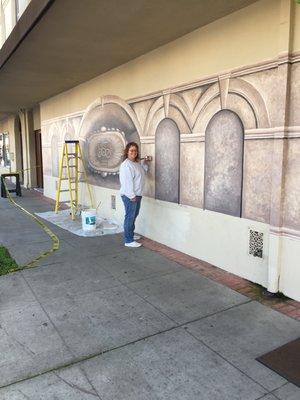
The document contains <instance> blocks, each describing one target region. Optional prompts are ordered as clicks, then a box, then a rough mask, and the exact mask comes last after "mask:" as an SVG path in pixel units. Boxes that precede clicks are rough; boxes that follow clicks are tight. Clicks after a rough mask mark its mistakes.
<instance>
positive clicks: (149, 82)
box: [41, 0, 300, 299]
mask: <svg viewBox="0 0 300 400" xmlns="http://www.w3.org/2000/svg"><path fill="white" fill-rule="evenodd" d="M287 5H288V0H286V1H285V0H282V1H280V0H261V1H258V2H256V3H254V4H253V5H251V6H250V7H247V8H245V9H242V10H240V11H238V12H236V13H234V14H231V15H229V16H227V17H225V18H222V19H220V20H218V21H215V22H214V23H212V24H210V25H207V26H206V27H203V28H201V29H198V30H196V31H194V32H192V33H190V34H188V35H186V36H184V37H182V38H180V39H178V40H176V41H174V42H172V43H169V44H167V45H165V46H162V47H160V48H158V49H156V50H155V51H152V52H150V53H148V54H146V55H144V56H142V57H139V58H137V59H135V60H133V61H131V62H129V63H127V64H125V65H122V66H120V67H118V68H115V69H114V70H112V71H110V72H108V73H106V74H103V75H101V76H99V77H97V78H95V79H93V80H91V81H89V82H85V83H83V84H82V85H79V86H77V87H75V88H73V89H72V90H69V91H67V92H64V93H62V94H60V95H58V96H56V97H53V98H51V99H48V100H46V101H44V102H43V103H42V104H41V120H42V125H43V124H44V127H43V130H42V134H43V142H44V145H45V146H44V150H45V154H44V162H45V160H46V159H47V160H49V162H47V163H46V164H49V165H50V160H51V157H52V156H51V154H52V153H51V143H50V137H51V135H50V132H48V128H49V126H50V125H51V124H53V129H54V128H55V129H57V130H58V132H60V129H59V124H61V123H63V122H62V120H63V119H64V120H66V121H68V118H69V117H68V115H69V114H72V113H76V112H80V111H82V112H83V111H84V110H85V109H86V108H87V107H88V106H89V105H90V104H91V103H93V101H94V100H95V99H96V98H99V97H101V96H105V95H116V96H119V97H120V99H122V101H123V100H124V99H126V100H127V99H130V98H134V97H138V96H145V95H148V94H149V93H151V92H155V91H161V90H163V89H167V88H171V87H175V86H178V85H180V84H186V83H188V82H192V81H196V80H200V79H203V78H205V77H213V76H214V75H222V73H224V72H226V71H229V70H234V69H235V68H241V67H243V66H251V65H255V64H256V65H257V64H259V63H261V62H263V61H266V60H276V58H277V57H278V55H279V53H280V54H281V55H283V54H284V50H285V47H284V46H285V42H286V41H285V39H286V36H285V35H286V32H287V29H284V28H282V26H283V25H284V24H285V28H286V26H287V25H288V23H287V22H286V21H287V20H286V19H285V16H286V12H283V11H282V10H283V8H284V7H283V6H285V7H287ZM295 7H296V9H295ZM295 7H294V11H295V19H294V26H293V32H294V35H293V36H292V45H291V47H292V50H294V51H298V50H300V39H298V36H300V35H298V34H297V32H300V11H299V8H300V6H296V5H295ZM285 11H286V9H285ZM268 68H269V67H268ZM296 76H298V64H297V65H296V64H295V65H294V66H293V68H292V79H293V80H294V78H295V77H296ZM285 82H286V73H285V66H284V67H278V68H277V66H276V65H273V66H272V67H271V68H270V69H268V70H267V72H266V71H265V70H262V71H259V72H258V71H253V72H252V73H250V74H248V75H244V76H242V77H241V78H240V79H239V78H237V77H231V78H230V82H229V83H228V84H229V85H230V88H231V89H232V90H234V89H235V88H236V87H237V86H238V85H240V86H241V87H245V90H246V89H247V85H246V84H251V85H252V87H251V90H250V89H249V90H250V91H249V94H251V95H253V98H254V99H255V101H254V103H253V104H254V105H255V104H257V108H258V110H257V111H258V115H260V112H261V115H262V118H261V120H260V124H258V127H262V128H263V130H264V132H263V134H264V135H266V136H265V137H264V141H263V142H262V143H263V144H264V145H263V146H262V145H259V144H258V141H257V139H258V138H256V139H255V140H252V141H250V140H249V141H247V142H246V144H245V159H244V168H245V171H246V173H247V179H245V182H244V193H243V194H244V198H245V203H244V208H243V218H233V217H230V216H228V215H227V216H224V215H223V214H218V213H214V212H210V211H204V210H201V209H200V208H201V207H202V206H203V204H202V198H203V193H202V188H203V175H200V174H198V175H197V176H196V175H191V176H190V175H188V174H187V175H184V177H185V178H186V179H182V185H181V201H183V202H184V203H185V205H177V204H172V203H168V202H160V201H158V200H155V199H150V198H145V201H144V207H143V210H142V214H141V217H140V220H139V223H138V224H139V226H138V228H139V231H140V232H141V233H142V234H144V235H146V236H148V237H150V238H152V239H154V240H157V241H160V242H162V243H165V244H167V245H170V246H171V247H174V248H176V249H178V250H180V251H184V252H186V253H188V254H191V255H193V256H196V257H199V258H201V259H203V260H206V261H208V262H211V263H212V264H215V265H217V266H220V267H222V268H224V269H227V270H228V271H230V272H233V273H237V274H238V275H241V276H243V277H245V278H247V279H250V280H253V281H254V282H259V283H260V284H262V285H264V286H267V285H268V279H269V277H268V268H269V267H270V265H271V264H272V259H275V258H276V257H275V256H276V254H277V253H276V251H277V250H278V249H279V247H280V245H277V244H274V243H275V242H276V243H277V241H276V240H277V236H276V237H275V239H274V238H273V236H271V235H269V229H270V226H269V225H268V223H269V222H270V208H272V209H273V211H274V210H275V209H276V207H279V206H280V203H278V204H275V205H272V204H271V198H272V196H273V195H274V192H275V189H276V179H275V178H276V173H275V174H273V169H276V168H274V165H276V162H274V159H275V160H276V158H274V157H273V155H274V154H275V153H276V151H275V150H276V145H277V143H278V144H280V143H281V141H279V140H276V141H275V143H276V144H274V143H273V139H272V135H273V133H274V132H275V133H276V134H277V133H278V134H279V136H280V134H281V133H282V132H281V130H280V129H279V128H280V127H282V126H283V125H284V123H285V121H284V115H285V114H284V111H285V104H286V103H285V100H286V99H285V95H286V93H285V91H284V85H285ZM214 85H215V88H214V87H212V88H211V89H210V90H212V92H213V91H214V90H217V89H216V88H218V85H219V84H218V82H216V81H214ZM225 85H226V81H225ZM278 88H280V89H278ZM205 90H206V87H205ZM205 90H204V89H203V91H205ZM247 90H248V89H247ZM247 90H246V91H247ZM194 91H195V93H194V92H193V90H192V91H191V92H190V93H185V94H184V95H183V96H184V99H185V101H186V102H187V103H188V104H190V103H191V104H194V100H195V99H194V97H195V96H196V94H197V93H196V92H197V91H198V89H197V90H196V89H195V90H194ZM200 92H201V89H199V93H200ZM256 92H257V93H256ZM297 93H298V91H297V90H294V91H293V90H292V99H293V100H292V101H291V114H290V121H291V124H292V123H296V124H297V125H298V115H299V113H298V112H297V109H298V108H297V107H298V106H297V104H298V103H299V102H298V94H297ZM201 94H202V92H201ZM160 95H161V93H160ZM194 95H195V96H194ZM260 95H261V96H262V97H261V98H260ZM172 96H174V95H173V94H172ZM172 96H171V97H172ZM250 97H251V96H250ZM251 98H252V97H251ZM161 101H163V100H161ZM153 102H154V100H153V99H151V100H149V101H148V102H147V101H146V102H143V101H142V99H141V102H138V103H136V104H135V105H132V107H133V109H134V111H135V112H136V115H137V117H138V119H139V122H140V125H142V126H144V122H145V119H146V118H147V110H148V109H149V108H150V106H151V105H152V104H153ZM214 102H215V103H217V105H214ZM241 102H243V104H244V105H242V106H241V104H242V103H241ZM210 106H211V107H212V110H213V113H215V112H216V110H217V108H218V107H220V100H219V99H218V98H215V99H214V100H212V101H211V103H210ZM263 106H265V108H266V115H264V113H263V112H262V110H263V109H264V107H263ZM227 107H228V108H230V109H231V110H235V109H237V110H239V112H238V111H237V113H238V115H240V117H241V118H242V120H243V123H244V127H245V128H246V129H250V130H251V129H252V130H255V129H254V126H255V121H254V120H253V110H252V107H250V108H249V106H247V103H246V102H245V101H244V100H243V98H242V96H239V97H238V96H232V94H231V93H230V94H229V95H228V98H227ZM247 107H248V108H247ZM191 108H193V107H191ZM170 110H171V111H172V110H173V109H172V108H171V107H170ZM241 110H242V111H241ZM213 113H212V115H213ZM206 114H207V115H208V116H209V115H210V114H209V112H207V109H206ZM266 116H267V118H266ZM61 117H64V118H61ZM52 118H58V120H56V121H51V123H50V121H49V124H47V123H46V121H47V120H49V119H52ZM72 118H73V117H72ZM201 118H202V119H201ZM201 118H200V120H199V124H197V123H196V125H195V129H194V130H195V133H203V131H204V130H205V127H204V130H203V129H202V128H203V126H205V124H204V123H203V115H202V114H201ZM207 118H208V117H207ZM70 119H71V118H70ZM207 122H208V121H207ZM66 123H68V122H66ZM150 128H151V126H150ZM150 128H149V130H147V129H145V130H144V132H143V135H145V136H151V135H154V132H155V129H150ZM275 128H276V129H275ZM68 129H69V128H68ZM272 129H273V130H272ZM181 131H182V132H181V133H188V132H187V131H186V129H184V128H181ZM277 131H278V132H277ZM61 132H62V130H61ZM76 132H78V130H77V129H76ZM149 132H150V133H149ZM275 133H274V134H275ZM247 134H248V135H251V134H253V132H252V133H251V132H250V133H249V132H248V133H247ZM254 134H256V135H259V134H262V132H258V133H257V132H256V133H255V132H254ZM268 135H269V136H268ZM248 139H249V137H248ZM248 139H247V140H248ZM297 140H299V139H297ZM62 141H63V135H62V134H61V136H60V137H58V142H59V143H58V148H59V147H60V146H61V143H62ZM274 149H275V150H274ZM154 150H155V147H154V143H152V142H151V141H146V142H145V143H144V144H143V145H142V151H143V152H145V154H150V155H151V154H152V155H153V154H154ZM298 150H299V149H298V146H296V147H293V148H292V147H290V149H289V151H290V152H291V155H295V156H296V155H297V154H298ZM203 157H204V144H203V143H200V142H199V143H197V144H195V143H192V144H191V143H189V142H183V143H181V160H180V161H181V167H182V169H181V172H182V173H183V172H184V170H185V169H186V171H188V170H189V169H190V168H191V167H192V168H194V169H197V170H198V169H199V170H200V169H201V168H202V170H203V165H204V160H203ZM195 160H196V161H195ZM293 160H294V159H291V161H293ZM258 161H259V162H258ZM153 165H154V164H152V166H151V168H150V172H149V176H148V180H147V181H148V183H147V188H146V193H145V195H146V196H149V197H151V196H153V193H154V189H155V186H154V173H153ZM278 165H279V164H278ZM289 168H290V169H291V170H292V169H293V168H294V165H291V166H290V167H289V166H288V171H289ZM46 171H47V170H46V168H45V169H44V173H45V175H46V176H45V194H46V195H47V196H49V197H54V195H55V186H56V185H55V184H56V180H57V178H55V176H52V177H51V176H50V171H49V174H48V171H47V172H46ZM278 171H279V172H281V167H280V165H279V166H278ZM278 171H277V172H278ZM274 177H275V178H274ZM195 178H196V179H198V180H196V181H195ZM286 185H287V187H288V188H289V189H290V188H291V187H292V186H293V185H294V182H293V181H292V180H289V177H287V183H286ZM289 185H290V186H289ZM197 187H198V188H199V187H200V188H201V189H200V190H199V192H197V193H196V192H195V193H194V192H193V191H192V190H191V188H193V190H197ZM278 188H279V191H280V185H279V186H278ZM93 191H94V195H95V197H96V198H97V199H101V212H103V213H104V214H103V215H105V216H114V215H112V213H114V211H112V210H111V208H110V200H111V199H110V196H111V195H112V194H113V195H117V194H118V192H117V190H111V189H105V188H102V187H99V186H93ZM276 200H277V198H276ZM286 204H294V198H292V197H288V198H287V200H286ZM297 210H298V208H297V207H296V211H297ZM116 212H117V213H119V216H120V221H121V220H122V216H123V208H122V205H121V204H119V203H118V204H117V211H116ZM149 215H151V221H150V223H149ZM291 217H292V215H291ZM288 218H289V216H288V214H287V213H286V214H285V220H286V221H288ZM252 219H253V220H255V221H252ZM157 221H159V222H160V223H159V224H157ZM271 225H272V224H271ZM249 228H251V229H253V230H257V231H262V232H264V235H265V245H264V256H263V259H262V260H259V259H257V258H253V257H252V258H251V257H250V256H249V254H248V250H247V246H248V239H249ZM170 231H171V232H172V233H173V232H176V234H173V235H170ZM199 238H200V239H199ZM199 240H200V242H201V241H202V242H203V246H199V243H198V242H199ZM289 240H293V239H290V238H284V241H285V245H286V248H287V247H288V246H289ZM269 241H270V246H269ZM216 243H222V246H220V248H218V249H217V250H215V245H216ZM299 243H300V242H299V240H298V239H297V245H296V246H295V248H296V250H297V251H298V252H299V251H300V250H299V248H300V247H299ZM272 246H273V247H272ZM233 248H234V249H235V251H230V249H233ZM236 249H238V251H237V250H236ZM274 249H275V251H274ZM272 257H273V258H272ZM278 259H279V258H278ZM270 260H271V261H270ZM276 262H277V261H276ZM276 262H275V264H276ZM282 262H283V264H284V265H283V268H282V275H283V276H284V278H283V279H284V285H283V286H281V290H283V291H284V293H286V294H287V295H291V296H293V297H294V298H296V299H300V291H299V289H298V288H299V282H300V270H299V269H297V271H296V273H295V274H294V278H293V279H291V274H290V271H291V268H292V267H293V265H292V263H293V260H291V259H287V258H286V259H284V258H282ZM241 266H242V267H241ZM293 268H294V267H293ZM294 269H295V268H294ZM294 269H293V271H294ZM294 272H295V271H294Z"/></svg>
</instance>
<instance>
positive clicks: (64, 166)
mask: <svg viewBox="0 0 300 400" xmlns="http://www.w3.org/2000/svg"><path fill="white" fill-rule="evenodd" d="M79 160H80V161H81V168H82V171H79ZM62 181H67V182H68V189H62V188H61V186H62ZM79 181H80V183H86V185H87V188H88V194H89V197H90V205H91V208H93V200H92V193H91V188H90V185H89V184H88V182H87V175H86V171H85V168H84V163H83V157H82V152H81V148H80V144H79V140H66V141H65V143H64V146H63V152H62V157H61V161H60V167H59V178H58V186H57V192H56V203H55V212H56V213H58V210H59V208H60V203H70V208H71V217H72V220H74V219H75V217H76V214H77V213H78V212H79V196H78V189H79ZM63 192H68V193H69V195H70V198H69V199H68V200H67V201H63V202H61V201H60V194H61V193H63Z"/></svg>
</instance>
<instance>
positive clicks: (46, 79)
mask: <svg viewBox="0 0 300 400" xmlns="http://www.w3.org/2000/svg"><path fill="white" fill-rule="evenodd" d="M38 2H40V3H41V0H32V2H31V3H30V5H29V6H28V9H27V10H26V11H25V13H24V14H23V16H22V18H21V20H20V21H19V23H18V24H17V26H16V27H15V30H14V31H13V35H11V37H9V38H8V40H7V42H6V44H5V46H6V48H7V47H8V46H7V44H9V45H10V48H11V49H12V50H14V51H13V52H12V54H10V55H9V54H8V55H7V56H6V57H4V56H5V55H3V51H4V50H5V48H2V49H1V51H0V64H1V59H2V61H3V62H4V64H3V65H2V67H1V68H0V93H1V95H0V112H1V115H2V116H3V115H4V114H3V113H7V112H15V111H17V110H19V109H20V108H27V107H32V106H33V105H35V104H37V103H38V102H40V101H42V100H44V99H47V98H49V97H51V96H54V95H56V94H58V93H60V92H63V91H65V90H67V89H70V88H72V87H74V86H76V85H78V84H80V83H82V82H84V81H87V80H89V79H91V78H93V77H95V76H97V75H100V74H101V73H104V72H106V71H108V70H110V69H112V68H114V67H116V66H118V65H121V64H124V63H126V62H127V61H129V60H131V59H134V58H136V57H138V56H140V55H142V54H145V53H147V52H148V51H151V50H153V49H155V48H157V47H159V46H161V45H163V44H165V43H167V42H170V41H172V40H174V39H176V38H178V37H180V36H182V35H184V34H186V33H188V32H191V31H193V30H195V29H197V28H199V27H201V26H203V25H206V24H208V23H210V22H212V21H214V20H216V19H218V18H221V17H223V16H225V15H227V14H229V13H232V12H233V11H236V10H238V9H240V8H243V7H245V6H247V5H249V4H251V3H254V2H255V1H254V0H214V1H207V0H128V1H125V0H84V1H82V0H55V1H49V2H48V6H49V7H48V9H47V11H45V12H44V14H43V15H42V17H41V18H40V19H39V20H38V22H35V23H34V18H33V17H32V15H33V14H34V9H33V8H32V7H34V6H37V3H38ZM40 3H39V4H40ZM43 3H47V2H46V1H45V0H43ZM38 12H41V8H40V9H39V11H38ZM36 17H37V15H35V19H36ZM26 18H27V23H28V21H29V22H30V24H29V23H28V27H30V25H31V30H30V31H29V32H28V33H27V34H26V36H25V37H24V39H23V40H22V42H21V43H19V44H18V41H19V40H17V41H16V37H18V32H19V31H20V29H19V27H18V25H20V23H22V19H24V20H25V19H26ZM30 18H31V20H30ZM24 20H23V21H24ZM33 24H34V25H33ZM19 36H20V35H19ZM13 39H14V40H15V43H13V42H12V40H13ZM9 41H10V43H9ZM1 56H2V57H1Z"/></svg>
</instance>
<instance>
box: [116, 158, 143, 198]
mask: <svg viewBox="0 0 300 400" xmlns="http://www.w3.org/2000/svg"><path fill="white" fill-rule="evenodd" d="M146 167H147V166H146V165H145V166H142V165H141V164H140V163H139V162H134V161H130V160H129V159H128V158H126V160H124V161H123V162H122V164H121V167H120V183H121V188H120V194H121V196H122V195H125V196H126V197H128V198H129V199H133V198H134V197H135V196H142V193H143V189H144V183H145V169H146Z"/></svg>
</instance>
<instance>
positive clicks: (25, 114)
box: [19, 110, 36, 188]
mask: <svg viewBox="0 0 300 400" xmlns="http://www.w3.org/2000/svg"><path fill="white" fill-rule="evenodd" d="M19 117H20V121H21V132H22V144H23V165H24V186H25V187H26V188H32V187H35V186H36V155H35V137H34V130H33V115H32V110H21V111H20V113H19Z"/></svg>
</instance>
